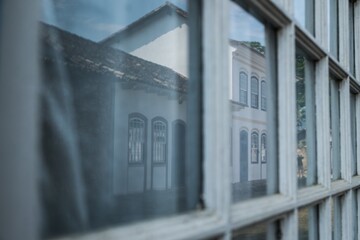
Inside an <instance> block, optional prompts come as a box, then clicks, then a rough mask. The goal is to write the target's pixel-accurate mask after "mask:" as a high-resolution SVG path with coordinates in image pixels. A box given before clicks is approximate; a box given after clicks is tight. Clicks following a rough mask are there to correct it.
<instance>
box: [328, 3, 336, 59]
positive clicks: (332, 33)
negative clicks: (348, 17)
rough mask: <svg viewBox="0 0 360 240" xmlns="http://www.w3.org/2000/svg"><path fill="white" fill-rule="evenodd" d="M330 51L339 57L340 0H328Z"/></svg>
mask: <svg viewBox="0 0 360 240" xmlns="http://www.w3.org/2000/svg"><path fill="white" fill-rule="evenodd" d="M328 1H329V2H328V4H329V5H328V6H329V11H328V20H329V46H330V53H331V54H332V55H333V56H334V57H335V58H336V59H339V17H338V16H339V0H328Z"/></svg>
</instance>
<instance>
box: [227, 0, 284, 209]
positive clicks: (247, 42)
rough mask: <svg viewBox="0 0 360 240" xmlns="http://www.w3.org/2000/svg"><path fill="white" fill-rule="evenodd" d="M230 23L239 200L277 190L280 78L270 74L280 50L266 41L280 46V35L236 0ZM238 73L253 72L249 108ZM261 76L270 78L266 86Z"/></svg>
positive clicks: (234, 160)
mask: <svg viewBox="0 0 360 240" xmlns="http://www.w3.org/2000/svg"><path fill="white" fill-rule="evenodd" d="M229 21H230V36H229V57H230V58H229V59H231V62H230V64H229V66H230V73H231V74H230V76H231V78H230V88H231V89H230V93H231V97H232V99H230V103H231V126H230V127H231V129H232V130H231V131H232V133H231V144H232V146H231V147H230V148H229V149H230V150H231V154H230V156H231V166H232V169H231V172H232V194H233V195H232V197H233V202H238V201H243V200H247V199H250V198H257V197H261V196H265V195H268V194H273V193H275V192H277V189H278V188H277V186H278V184H277V178H278V175H277V174H276V172H277V161H276V160H277V155H276V154H277V147H276V146H277V139H276V134H277V127H276V119H277V116H276V114H277V109H276V106H277V105H276V76H274V75H270V74H267V73H268V72H269V71H268V69H269V68H271V69H274V68H276V60H275V59H276V57H275V54H276V53H275V52H272V51H271V50H270V51H269V52H267V51H266V49H267V45H266V44H269V48H271V49H276V47H275V44H276V39H275V35H276V34H275V31H274V30H273V29H272V27H271V25H270V24H265V23H262V22H261V21H259V20H258V19H256V18H255V17H254V16H252V15H251V14H249V13H248V12H247V11H246V10H244V9H243V8H242V7H241V6H239V5H237V4H236V3H234V2H230V20H229ZM239 25H241V27H240V26H239ZM240 29H241V30H240ZM244 33H246V34H244ZM270 59H271V60H270ZM269 60H270V61H269ZM269 64H271V66H270V65H269ZM239 72H244V73H245V72H246V73H247V74H249V76H250V79H249V80H250V88H249V91H250V107H248V106H247V105H244V104H237V103H236V100H237V99H238V96H237V94H238V90H237V89H239V86H238V85H237V84H238V73H239ZM270 72H271V71H270ZM271 73H273V72H271ZM243 76H244V78H243V79H245V75H243ZM246 77H247V75H246ZM246 79H247V78H246ZM262 79H267V81H266V84H265V81H264V80H262ZM260 80H261V82H260ZM244 82H245V81H244ZM244 85H245V84H244ZM246 87H247V85H246ZM240 100H241V99H240ZM259 105H260V106H259ZM269 106H270V107H269ZM265 110H266V111H265ZM265 133H266V134H265ZM269 149H271V151H270V150H269ZM270 153H273V155H271V154H270ZM269 183H270V184H269ZM250 186H251V187H250Z"/></svg>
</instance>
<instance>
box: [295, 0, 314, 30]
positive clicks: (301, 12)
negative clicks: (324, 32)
mask: <svg viewBox="0 0 360 240" xmlns="http://www.w3.org/2000/svg"><path fill="white" fill-rule="evenodd" d="M294 12H295V19H296V20H297V21H298V23H300V25H302V26H303V27H305V28H306V29H307V30H308V31H309V32H310V33H311V34H312V35H315V4H314V0H294Z"/></svg>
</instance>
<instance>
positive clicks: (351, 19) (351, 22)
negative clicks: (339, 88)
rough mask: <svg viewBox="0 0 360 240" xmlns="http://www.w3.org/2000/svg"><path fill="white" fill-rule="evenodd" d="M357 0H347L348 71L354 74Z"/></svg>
mask: <svg viewBox="0 0 360 240" xmlns="http://www.w3.org/2000/svg"><path fill="white" fill-rule="evenodd" d="M356 1H357V0H350V1H349V57H350V59H349V66H350V69H349V70H350V73H351V74H352V75H353V76H355V70H356V69H355V68H356V65H355V51H356V50H355V37H354V36H355V2H356Z"/></svg>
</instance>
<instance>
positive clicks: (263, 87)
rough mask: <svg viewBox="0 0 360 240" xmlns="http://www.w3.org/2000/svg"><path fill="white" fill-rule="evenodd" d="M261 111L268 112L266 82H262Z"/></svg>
mask: <svg viewBox="0 0 360 240" xmlns="http://www.w3.org/2000/svg"><path fill="white" fill-rule="evenodd" d="M261 110H264V111H266V82H265V81H261Z"/></svg>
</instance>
